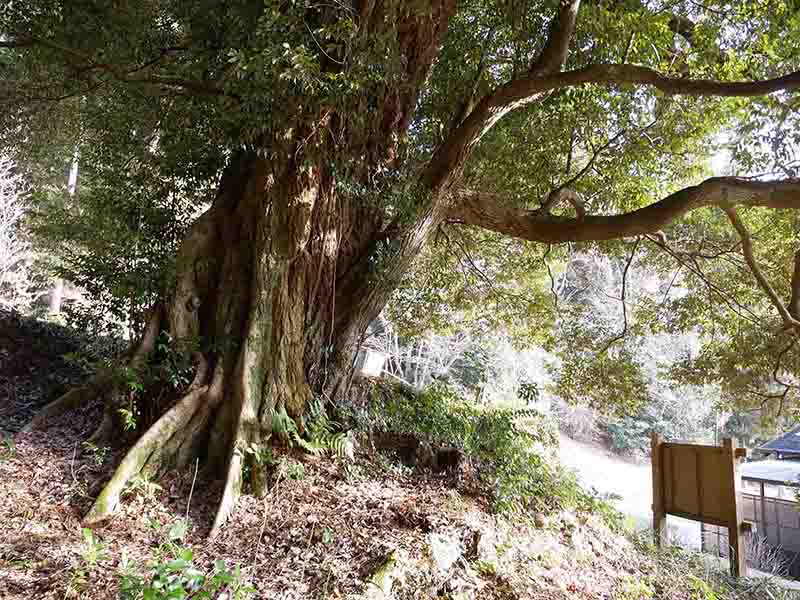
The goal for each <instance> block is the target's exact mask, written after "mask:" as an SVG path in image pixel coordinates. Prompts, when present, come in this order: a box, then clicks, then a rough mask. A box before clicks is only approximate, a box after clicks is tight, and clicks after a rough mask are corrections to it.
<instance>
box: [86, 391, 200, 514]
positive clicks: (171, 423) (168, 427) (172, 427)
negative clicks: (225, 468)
mask: <svg viewBox="0 0 800 600" xmlns="http://www.w3.org/2000/svg"><path fill="white" fill-rule="evenodd" d="M207 391H208V386H203V387H200V388H197V389H195V390H193V391H192V392H190V393H188V394H187V395H186V396H184V397H183V398H182V399H181V400H180V401H179V402H178V403H177V404H175V405H174V406H173V407H172V408H171V409H169V410H168V411H167V412H166V413H165V414H164V416H162V417H161V418H160V419H159V420H158V421H156V422H155V424H154V425H153V426H152V427H150V429H148V430H147V431H146V432H145V434H144V435H143V436H142V437H141V438H139V440H138V441H137V442H136V444H134V446H133V447H132V448H131V449H130V450H129V451H128V453H127V454H126V455H125V458H124V459H123V460H122V462H121V463H120V465H119V467H117V470H116V471H115V472H114V476H113V477H112V478H111V480H110V481H109V482H108V483H107V484H106V486H105V488H103V491H102V492H101V493H100V495H99V496H98V497H97V500H95V502H94V504H93V505H92V508H91V509H90V510H89V513H88V514H87V515H86V517H85V518H84V521H85V523H87V524H89V525H93V524H97V523H100V522H102V521H104V520H106V519H107V518H108V517H110V516H111V514H112V513H113V512H114V511H115V510H116V508H117V505H118V504H119V497H120V494H121V493H122V491H123V489H124V488H125V485H126V484H127V483H128V481H130V480H131V479H132V478H133V477H135V476H136V475H138V474H139V473H140V472H141V471H142V470H143V469H145V468H154V469H155V468H157V467H158V466H159V461H160V460H161V458H162V456H163V452H162V448H163V445H164V444H165V443H167V442H168V441H169V440H170V438H171V437H172V436H173V435H174V434H175V433H176V432H177V431H179V430H181V429H182V428H183V427H184V426H185V425H186V424H187V423H188V422H189V421H190V420H191V418H192V417H193V416H194V414H195V412H197V410H198V409H199V407H200V406H201V405H202V403H203V401H204V400H206V392H207Z"/></svg>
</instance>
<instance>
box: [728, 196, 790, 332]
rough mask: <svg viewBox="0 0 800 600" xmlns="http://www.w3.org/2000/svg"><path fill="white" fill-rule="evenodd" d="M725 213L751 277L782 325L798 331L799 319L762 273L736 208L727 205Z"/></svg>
mask: <svg viewBox="0 0 800 600" xmlns="http://www.w3.org/2000/svg"><path fill="white" fill-rule="evenodd" d="M725 214H727V215H728V220H729V221H730V222H731V225H733V228H734V229H735V230H736V233H738V234H739V237H740V238H741V240H742V254H743V255H744V260H745V262H747V266H748V267H750V271H751V272H752V273H753V277H755V278H756V281H757V282H758V285H759V287H761V289H762V290H763V291H764V293H765V294H766V295H767V297H768V298H769V301H770V302H771V303H772V305H773V306H774V307H775V309H776V310H777V311H778V314H780V316H781V319H782V320H783V323H784V326H785V327H786V328H787V329H789V328H795V329H797V330H798V331H800V321H798V320H797V319H795V318H794V317H793V316H792V315H791V313H790V312H789V309H787V308H786V306H784V304H783V302H782V301H781V299H780V296H778V293H777V292H776V291H775V288H773V287H772V284H771V283H770V282H769V280H768V279H767V277H766V276H765V275H764V272H763V271H762V270H761V267H759V265H758V261H757V260H756V257H755V253H754V252H753V240H752V238H751V237H750V232H749V231H748V230H747V227H745V224H744V223H742V220H741V219H740V218H739V215H738V213H737V212H736V209H735V208H733V207H728V208H726V209H725Z"/></svg>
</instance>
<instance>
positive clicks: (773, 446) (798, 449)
mask: <svg viewBox="0 0 800 600" xmlns="http://www.w3.org/2000/svg"><path fill="white" fill-rule="evenodd" d="M757 450H761V451H763V452H783V453H786V454H800V425H798V426H797V427H795V428H794V429H792V430H791V431H789V432H788V433H784V434H783V435H782V436H780V437H777V438H775V439H774V440H772V441H771V442H767V443H766V444H762V445H761V446H759V447H758V448H757Z"/></svg>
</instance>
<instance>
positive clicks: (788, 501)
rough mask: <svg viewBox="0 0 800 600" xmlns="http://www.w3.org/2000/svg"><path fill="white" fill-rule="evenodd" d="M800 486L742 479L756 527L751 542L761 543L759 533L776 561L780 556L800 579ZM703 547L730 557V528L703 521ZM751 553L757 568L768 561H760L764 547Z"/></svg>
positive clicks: (745, 505)
mask: <svg viewBox="0 0 800 600" xmlns="http://www.w3.org/2000/svg"><path fill="white" fill-rule="evenodd" d="M796 491H797V487H796V486H789V485H775V484H771V483H768V482H764V481H760V480H748V479H745V478H743V479H742V494H741V502H742V513H743V518H744V520H745V521H749V522H750V523H751V524H752V526H753V529H752V531H751V533H750V534H749V537H750V539H749V540H748V541H747V544H746V545H747V546H748V547H750V548H756V547H758V543H757V541H756V539H754V538H755V537H757V538H758V539H759V540H760V543H761V544H763V545H765V546H766V547H767V548H769V549H772V550H771V554H770V556H771V557H772V558H771V561H772V562H773V563H774V561H775V560H776V558H777V557H778V556H779V557H780V559H779V560H781V561H782V562H783V564H784V565H785V568H786V570H787V574H788V575H789V576H791V577H794V578H798V579H800V510H798V504H797V501H796V500H795V492H796ZM700 530H701V548H702V549H703V551H704V552H709V553H712V554H716V555H717V556H720V557H722V558H727V557H728V548H729V547H728V530H727V529H726V528H724V527H718V526H716V525H708V524H705V523H702V524H701V528H700ZM750 554H751V556H747V557H746V558H747V559H748V563H749V564H750V566H751V567H753V568H755V569H759V568H760V569H762V570H763V569H764V568H766V567H767V566H768V565H765V564H758V561H759V560H764V556H765V553H764V551H763V548H762V549H761V552H757V553H755V554H758V556H752V554H754V553H753V552H751V553H750Z"/></svg>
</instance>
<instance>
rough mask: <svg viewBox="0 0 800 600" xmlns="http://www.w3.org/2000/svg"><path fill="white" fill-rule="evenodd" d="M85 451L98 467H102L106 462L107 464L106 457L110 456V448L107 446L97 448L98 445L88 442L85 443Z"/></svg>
mask: <svg viewBox="0 0 800 600" xmlns="http://www.w3.org/2000/svg"><path fill="white" fill-rule="evenodd" d="M83 449H84V450H85V451H86V453H87V454H88V455H89V456H90V457H91V459H92V462H93V463H94V464H95V465H96V466H98V467H99V466H102V464H103V463H104V462H106V457H107V455H108V448H107V447H105V446H97V445H96V444H94V443H92V442H89V441H86V442H83Z"/></svg>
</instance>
